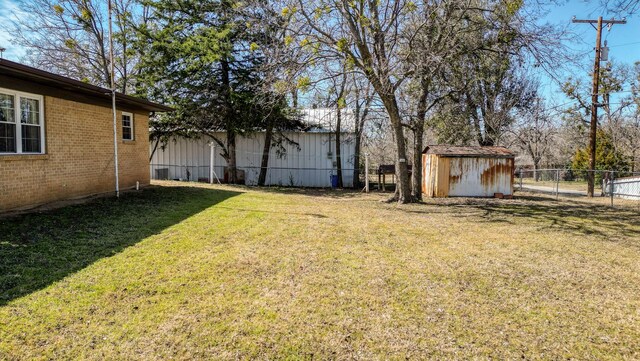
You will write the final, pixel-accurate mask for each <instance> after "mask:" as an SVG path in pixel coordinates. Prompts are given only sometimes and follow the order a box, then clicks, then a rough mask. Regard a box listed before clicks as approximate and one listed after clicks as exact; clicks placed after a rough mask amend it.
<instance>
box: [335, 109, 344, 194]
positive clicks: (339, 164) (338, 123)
mask: <svg viewBox="0 0 640 361" xmlns="http://www.w3.org/2000/svg"><path fill="white" fill-rule="evenodd" d="M336 111H337V112H338V114H337V115H338V117H337V120H336V173H337V176H338V188H342V187H343V183H342V155H341V152H340V129H341V127H342V114H341V111H340V102H338V105H337V106H336Z"/></svg>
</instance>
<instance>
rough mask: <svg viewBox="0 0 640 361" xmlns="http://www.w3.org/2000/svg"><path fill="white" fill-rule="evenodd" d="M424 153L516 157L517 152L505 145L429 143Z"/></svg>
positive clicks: (443, 155)
mask: <svg viewBox="0 0 640 361" xmlns="http://www.w3.org/2000/svg"><path fill="white" fill-rule="evenodd" d="M422 153H423V154H436V155H439V156H441V157H470V158H477V157H481V158H514V157H515V153H514V152H512V151H510V150H509V149H507V148H505V147H460V146H454V145H428V146H427V147H426V148H424V151H423V152H422Z"/></svg>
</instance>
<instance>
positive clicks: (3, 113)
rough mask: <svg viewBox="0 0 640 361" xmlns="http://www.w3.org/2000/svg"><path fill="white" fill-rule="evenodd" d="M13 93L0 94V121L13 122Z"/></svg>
mask: <svg viewBox="0 0 640 361" xmlns="http://www.w3.org/2000/svg"><path fill="white" fill-rule="evenodd" d="M14 101H15V100H14V98H13V95H8V94H0V122H10V123H15V121H16V119H15V118H16V116H15V114H16V113H15V103H14Z"/></svg>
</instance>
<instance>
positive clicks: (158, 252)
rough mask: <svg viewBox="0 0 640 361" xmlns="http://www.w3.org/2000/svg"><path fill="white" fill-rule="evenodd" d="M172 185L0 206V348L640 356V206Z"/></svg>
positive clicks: (12, 353)
mask: <svg viewBox="0 0 640 361" xmlns="http://www.w3.org/2000/svg"><path fill="white" fill-rule="evenodd" d="M384 197H385V195H382V194H370V195H362V194H359V193H349V192H346V193H340V192H332V191H302V190H278V189H273V190H262V191H259V190H251V189H246V188H239V187H222V186H218V187H209V186H193V187H178V186H177V183H166V184H164V186H162V187H155V188H152V189H147V190H145V191H143V192H141V193H137V194H129V195H127V196H126V197H124V198H123V199H121V200H119V201H115V200H112V199H103V200H98V201H95V202H92V203H90V204H86V205H80V206H73V207H67V208H64V209H59V210H55V211H50V212H46V213H43V214H32V215H26V216H19V217H16V218H10V219H4V220H0V235H1V237H2V238H1V240H0V271H1V272H0V296H1V298H0V359H10V360H11V359H20V360H22V359H24V360H30V359H83V360H84V359H89V360H91V359H95V360H104V359H145V360H148V359H158V360H160V359H162V360H164V359H170V358H173V359H183V360H191V359H210V358H215V359H236V358H241V359H247V358H258V359H311V358H316V359H327V358H329V359H336V358H337V359H344V358H364V359H372V358H381V359H405V358H433V359H468V358H497V359H514V358H525V359H560V358H563V359H566V358H575V359H598V360H601V359H621V358H622V359H624V358H627V359H637V358H639V357H640V353H639V348H638V340H640V297H638V295H639V294H640V261H639V260H640V215H639V214H638V212H636V211H632V210H625V209H615V210H612V209H607V208H604V207H601V206H596V205H589V204H582V203H577V202H571V201H564V202H562V203H555V202H553V201H550V200H546V199H542V198H533V197H531V196H526V197H520V198H519V199H516V200H502V201H498V200H469V199H449V200H428V201H426V202H425V203H424V204H415V205H406V206H397V205H390V204H386V203H382V202H380V200H381V199H384Z"/></svg>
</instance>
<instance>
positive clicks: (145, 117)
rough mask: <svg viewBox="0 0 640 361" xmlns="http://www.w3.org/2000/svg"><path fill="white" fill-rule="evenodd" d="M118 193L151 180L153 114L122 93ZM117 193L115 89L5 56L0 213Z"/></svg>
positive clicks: (0, 66) (0, 67)
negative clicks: (113, 93)
mask: <svg viewBox="0 0 640 361" xmlns="http://www.w3.org/2000/svg"><path fill="white" fill-rule="evenodd" d="M116 108H117V120H118V127H117V128H118V130H117V132H118V135H117V140H118V166H119V172H118V174H119V184H120V189H130V188H133V187H135V186H136V182H139V184H140V185H141V186H145V185H148V184H149V182H150V180H149V126H148V122H149V115H150V114H151V113H153V112H166V111H171V108H169V107H166V106H163V105H160V104H155V103H152V102H149V101H146V100H143V99H139V98H135V97H131V96H127V95H123V94H117V96H116ZM114 191H115V169H114V140H113V118H112V112H111V94H110V90H108V89H104V88H100V87H97V86H93V85H89V84H86V83H83V82H80V81H76V80H73V79H69V78H66V77H62V76H59V75H55V74H52V73H48V72H45V71H42V70H39V69H35V68H32V67H28V66H25V65H22V64H18V63H14V62H11V61H8V60H3V59H0V212H3V211H8V210H18V209H27V208H31V207H35V206H38V205H42V204H46V203H50V202H56V201H62V200H67V199H73V198H81V197H86V196H92V195H99V194H107V193H113V192H114Z"/></svg>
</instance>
